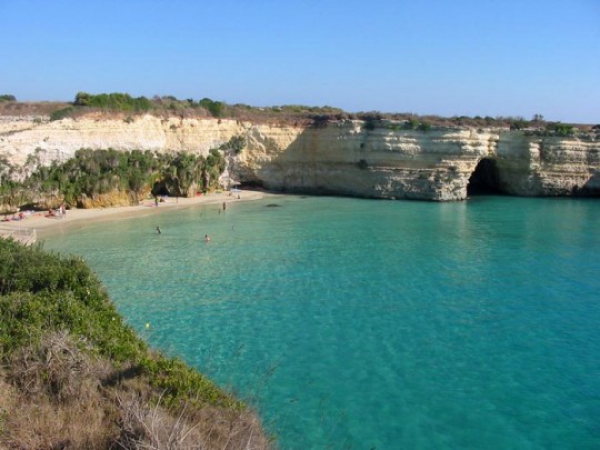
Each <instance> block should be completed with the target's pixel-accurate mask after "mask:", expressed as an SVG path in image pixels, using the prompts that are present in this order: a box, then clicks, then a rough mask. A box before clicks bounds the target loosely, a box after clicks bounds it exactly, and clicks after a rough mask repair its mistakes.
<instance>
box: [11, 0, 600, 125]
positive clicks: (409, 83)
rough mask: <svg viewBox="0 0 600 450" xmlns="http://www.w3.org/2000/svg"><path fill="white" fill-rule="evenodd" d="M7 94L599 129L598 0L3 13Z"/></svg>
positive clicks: (138, 0) (63, 3)
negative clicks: (105, 95) (502, 119)
mask: <svg viewBox="0 0 600 450" xmlns="http://www.w3.org/2000/svg"><path fill="white" fill-rule="evenodd" d="M0 24H1V25H0V94H13V95H15V96H16V97H17V99H18V100H21V101H34V100H67V101H71V100H73V99H74V97H75V94H76V93H77V92H79V91H86V92H90V93H92V94H96V93H102V92H127V93H129V94H131V95H132V96H135V97H137V96H141V95H144V96H147V97H152V96H154V95H174V96H176V97H177V98H182V99H186V98H193V99H195V100H199V99H201V98H204V97H209V98H211V99H213V100H221V101H225V102H227V103H232V104H233V103H247V104H250V105H253V106H275V105H282V104H304V105H311V106H324V105H330V106H336V107H340V108H342V109H344V110H346V111H349V112H357V111H375V110H378V111H382V112H413V113H417V114H439V115H444V116H453V115H469V116H475V115H481V116H486V115H489V116H493V117H495V116H500V115H502V116H509V115H511V116H523V117H525V118H527V119H529V118H531V117H532V115H533V114H536V113H539V114H543V115H544V117H545V118H546V119H547V120H560V121H563V122H582V123H594V124H595V123H600V0H454V1H451V0H409V1H406V0H378V1H367V0H361V1H357V0H344V1H338V0H331V1H328V0H278V1H274V0H262V1H259V0H189V1H184V0H168V1H167V0H145V1H143V0H119V1H113V0H76V1H75V0H71V1H68V0H38V1H34V0H0Z"/></svg>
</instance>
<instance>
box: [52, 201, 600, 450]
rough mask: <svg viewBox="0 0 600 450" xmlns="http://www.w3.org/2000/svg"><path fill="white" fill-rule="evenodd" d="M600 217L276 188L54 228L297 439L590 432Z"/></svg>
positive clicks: (552, 436) (114, 290) (371, 443)
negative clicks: (219, 205)
mask: <svg viewBox="0 0 600 450" xmlns="http://www.w3.org/2000/svg"><path fill="white" fill-rule="evenodd" d="M599 224H600V203H599V202H598V201H597V200H578V199H527V198H512V197H494V196H490V197H474V198H473V199H471V200H470V201H468V202H461V203H442V204H440V203H425V202H408V201H377V200H364V199H349V198H332V197H302V196H281V197H276V198H274V199H273V198H269V199H266V200H260V201H253V202H244V203H235V204H234V205H233V207H231V208H229V209H228V210H227V211H226V212H224V213H218V212H217V209H216V207H215V206H211V207H198V208H192V209H187V210H179V211H168V212H163V213H161V214H160V215H156V216H151V217H144V218H132V219H130V220H126V221H119V222H111V223H106V222H103V223H101V224H100V223H98V224H91V225H89V226H86V227H85V228H83V229H80V230H77V231H74V230H71V231H69V232H68V233H65V234H62V235H57V236H53V237H50V238H48V239H47V240H46V242H45V243H44V247H45V248H46V249H49V250H57V251H61V252H68V253H75V254H78V255H81V256H82V257H84V259H86V261H87V262H88V263H89V264H90V265H91V267H92V268H93V269H94V270H95V271H96V272H97V273H98V274H99V276H100V278H101V279H102V280H103V283H104V284H105V286H106V288H107V290H108V291H109V293H110V295H111V298H112V299H113V300H114V301H115V303H116V305H117V307H118V309H119V310H120V312H121V313H122V314H123V316H124V317H125V318H126V320H127V321H128V323H130V324H131V325H132V326H133V327H134V328H136V329H137V330H138V331H139V333H140V334H141V335H142V336H143V338H144V339H146V340H147V341H148V342H149V343H150V345H152V346H153V347H155V348H158V349H161V350H163V351H165V352H166V353H168V354H170V355H176V356H180V357H181V358H183V359H184V360H185V361H187V362H188V363H190V364H191V365H193V366H195V367H197V368H198V369H199V370H201V371H203V372H204V373H206V374H207V375H209V376H210V377H212V378H213V379H214V380H216V381H217V382H218V383H219V384H221V385H222V386H225V387H227V388H229V389H231V390H233V391H234V392H236V393H237V394H238V395H239V396H240V397H242V398H244V399H246V400H248V401H249V402H250V403H251V404H252V405H254V406H255V407H256V408H257V409H258V411H259V413H260V415H261V417H262V418H263V421H264V423H265V425H266V427H267V429H268V430H269V432H271V433H273V435H274V436H275V437H276V439H277V442H278V444H279V446H280V448H282V449H322V448H332V449H342V448H343V449H346V448H349V449H371V448H376V449H401V448H410V449H434V448H435V449H440V448H442V449H443V448H449V449H450V448H461V449H462V448H473V449H475V448H478V449H479V448H486V449H542V448H544V449H554V448H556V449H559V448H560V449H564V448H578V449H592V448H600V422H599V421H598V420H597V418H598V417H600V360H599V358H598V356H599V355H600V327H599V324H600V258H599V256H598V255H599V254H600V252H599V251H600V233H599V231H598V230H599V227H598V225H599ZM157 225H159V226H160V228H161V229H162V234H160V235H158V234H157V233H156V231H155V228H156V226H157ZM205 234H209V235H210V237H211V242H210V243H206V242H204V235H205ZM146 324H149V325H150V327H149V328H148V329H147V328H146V326H145V325H146Z"/></svg>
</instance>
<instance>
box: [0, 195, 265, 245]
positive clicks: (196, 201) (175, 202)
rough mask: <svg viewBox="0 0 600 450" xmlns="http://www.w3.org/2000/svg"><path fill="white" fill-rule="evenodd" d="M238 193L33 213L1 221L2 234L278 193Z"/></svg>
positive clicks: (42, 233) (49, 230)
mask: <svg viewBox="0 0 600 450" xmlns="http://www.w3.org/2000/svg"><path fill="white" fill-rule="evenodd" d="M237 195H238V193H235V194H234V195H232V196H230V195H229V192H223V193H214V194H208V195H202V196H200V197H194V198H179V199H176V198H167V199H165V201H164V202H161V203H159V206H158V207H155V206H154V202H153V201H152V200H146V201H144V202H142V204H140V205H139V206H122V207H117V208H101V209H72V210H68V211H67V213H66V215H65V216H64V217H63V218H49V217H46V214H47V213H44V212H38V213H35V214H32V215H30V216H28V217H26V218H24V219H23V220H18V221H12V220H11V221H9V222H0V237H2V236H3V235H7V234H9V233H11V231H15V230H18V229H23V228H29V229H34V230H36V234H37V239H38V240H39V239H40V238H42V239H43V238H44V237H47V236H51V235H52V234H57V233H63V232H65V231H66V230H68V229H69V227H77V226H85V222H98V221H99V220H100V221H107V220H110V221H113V220H123V219H128V218H130V217H143V216H148V215H152V214H160V213H161V212H164V211H168V210H173V209H182V208H189V207H192V206H196V205H202V204H205V205H210V204H215V205H219V207H222V204H223V202H226V203H232V204H234V203H236V202H245V201H250V200H258V199H261V198H265V197H269V196H277V194H271V193H266V192H258V191H241V192H240V193H239V196H240V198H239V199H238V198H237Z"/></svg>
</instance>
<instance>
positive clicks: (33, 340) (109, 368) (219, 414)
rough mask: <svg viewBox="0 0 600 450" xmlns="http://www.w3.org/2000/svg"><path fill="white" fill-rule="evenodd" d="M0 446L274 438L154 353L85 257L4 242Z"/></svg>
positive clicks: (261, 443)
mask: <svg viewBox="0 0 600 450" xmlns="http://www.w3.org/2000/svg"><path fill="white" fill-rule="evenodd" d="M0 447H2V448H65V449H66V448H69V449H106V448H123V449H141V448H144V449H153V448H181V449H187V448H190V449H191V448H219V449H222V448H227V449H238V448H239V449H242V448H250V447H251V448H259V449H264V448H268V442H267V440H266V438H265V437H264V434H263V433H262V431H261V427H260V424H259V423H258V420H257V419H256V417H255V416H254V415H253V414H252V413H251V412H250V411H248V410H247V408H246V407H245V406H244V405H243V404H242V403H240V402H239V401H238V400H236V399H235V398H233V397H232V396H231V395H229V394H227V393H226V392H224V391H222V390H221V389H219V388H218V387H216V386H215V385H214V384H213V383H212V382H211V381H210V380H208V379H207V378H206V377H204V376H203V375H202V374H200V373H198V372H196V371H195V370H193V369H191V368H190V367H189V366H187V365H186V364H184V363H183V362H182V361H180V360H178V359H174V358H167V357H166V356H164V355H162V354H160V353H157V352H153V351H150V350H149V349H148V347H147V346H146V344H145V343H144V342H143V341H142V340H141V339H140V338H139V337H138V336H137V335H136V334H135V332H134V331H133V330H132V329H131V328H130V327H129V326H128V325H126V324H125V323H124V321H123V319H122V318H121V316H120V315H119V314H118V313H117V311H116V309H115V307H114V305H113V304H112V302H111V301H110V299H109V298H108V296H107V294H106V292H105V290H104V289H103V287H102V285H101V283H100V281H99V280H98V278H97V277H96V276H95V274H94V273H93V272H92V271H91V270H90V269H89V267H88V266H87V265H86V264H85V263H84V262H83V261H81V260H80V259H79V258H75V257H62V256H60V255H55V254H49V253H46V252H44V251H43V250H42V249H41V248H40V247H35V248H28V247H24V246H22V245H21V244H18V243H16V242H13V241H12V240H4V239H0Z"/></svg>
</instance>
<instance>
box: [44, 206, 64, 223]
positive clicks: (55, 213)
mask: <svg viewBox="0 0 600 450" xmlns="http://www.w3.org/2000/svg"><path fill="white" fill-rule="evenodd" d="M46 217H52V218H57V219H62V218H63V217H67V208H66V207H65V204H64V203H62V204H61V205H60V206H59V207H58V208H56V209H52V208H50V209H49V210H48V213H47V214H46Z"/></svg>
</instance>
